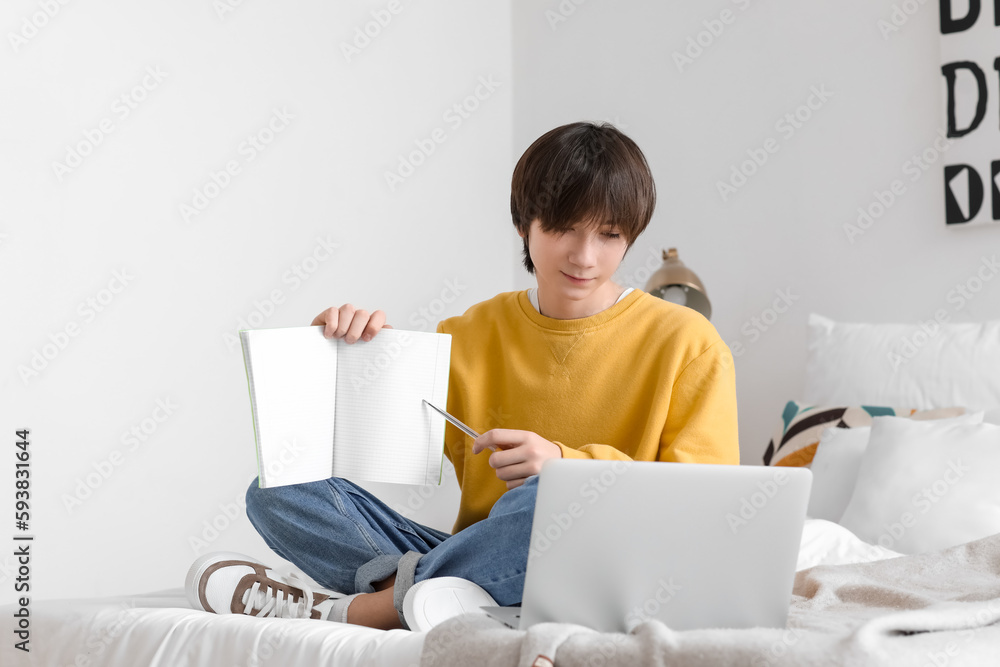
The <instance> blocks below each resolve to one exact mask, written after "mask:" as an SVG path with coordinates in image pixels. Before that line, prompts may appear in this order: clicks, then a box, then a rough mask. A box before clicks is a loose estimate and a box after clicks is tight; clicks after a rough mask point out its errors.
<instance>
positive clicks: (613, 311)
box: [517, 288, 645, 331]
mask: <svg viewBox="0 0 1000 667" xmlns="http://www.w3.org/2000/svg"><path fill="white" fill-rule="evenodd" d="M644 294H645V292H643V291H642V290H641V289H639V288H635V289H633V290H632V291H631V292H629V293H628V294H626V295H625V298H624V299H622V300H621V301H619V302H617V303H616V304H614V305H613V306H611V307H610V308H605V309H604V310H602V311H601V312H599V313H595V314H594V315H590V316H589V317H579V318H576V319H572V320H560V319H556V318H554V317H546V316H545V315H542V314H541V313H539V312H538V311H537V310H535V307H534V306H532V305H531V300H530V299H528V290H521V291H520V292H518V293H517V304H518V306H519V307H520V310H521V313H523V314H524V316H525V317H527V318H528V319H529V320H531V322H533V323H534V324H535V325H536V326H538V327H540V328H542V329H547V330H549V331H585V330H587V329H592V328H594V327H598V326H601V325H602V324H604V323H606V322H610V321H611V320H613V319H614V318H616V317H618V316H619V315H621V314H622V313H624V312H625V311H626V310H628V309H629V308H631V307H632V306H634V305H635V304H636V303H637V302H638V301H639V299H641V298H642V295H644Z"/></svg>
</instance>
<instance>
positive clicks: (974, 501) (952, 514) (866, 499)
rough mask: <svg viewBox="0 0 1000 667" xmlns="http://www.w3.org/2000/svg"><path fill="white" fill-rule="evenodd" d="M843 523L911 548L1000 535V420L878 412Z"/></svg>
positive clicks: (889, 545) (881, 541)
mask: <svg viewBox="0 0 1000 667" xmlns="http://www.w3.org/2000/svg"><path fill="white" fill-rule="evenodd" d="M840 525H842V526H844V527H845V528H847V529H848V530H849V531H851V532H852V533H854V534H855V535H857V536H858V537H859V538H861V539H862V540H864V541H865V542H868V543H870V544H877V545H878V546H881V547H884V548H886V549H892V550H893V551H898V552H900V553H905V554H917V553H926V552H929V551H938V550H941V549H946V548H948V547H953V546H956V545H959V544H964V543H966V542H970V541H972V540H978V539H980V538H983V537H986V536H988V535H994V534H996V533H1000V426H998V425H996V424H955V423H954V421H953V420H945V419H941V420H935V421H913V420H912V419H900V418H899V417H888V416H885V417H874V418H873V419H872V425H871V437H870V438H869V440H868V448H867V449H866V450H865V453H864V455H863V456H862V458H861V468H860V470H859V471H858V478H857V484H856V485H855V488H854V493H853V494H852V495H851V500H850V502H849V503H848V504H847V509H846V510H844V516H843V517H841V519H840Z"/></svg>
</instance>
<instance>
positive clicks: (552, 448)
mask: <svg viewBox="0 0 1000 667" xmlns="http://www.w3.org/2000/svg"><path fill="white" fill-rule="evenodd" d="M484 449H496V450H497V451H495V452H493V453H492V454H490V465H491V466H492V467H493V468H496V471H497V477H498V478H499V479H501V480H503V481H504V482H507V490H508V491H510V490H511V489H514V488H517V487H519V486H521V485H522V484H524V480H526V479H527V478H528V477H530V476H531V475H537V474H538V471H539V470H541V469H542V464H543V463H544V462H545V461H547V460H549V459H559V458H562V450H561V449H559V445H557V444H555V443H554V442H550V441H549V440H546V439H545V438H543V437H542V436H540V435H538V434H537V433H535V432H533V431H518V430H516V429H510V428H495V429H491V430H489V431H486V433H483V434H482V435H480V436H479V437H478V438H476V440H475V441H474V442H473V443H472V453H473V454H478V453H479V452H481V451H483V450H484Z"/></svg>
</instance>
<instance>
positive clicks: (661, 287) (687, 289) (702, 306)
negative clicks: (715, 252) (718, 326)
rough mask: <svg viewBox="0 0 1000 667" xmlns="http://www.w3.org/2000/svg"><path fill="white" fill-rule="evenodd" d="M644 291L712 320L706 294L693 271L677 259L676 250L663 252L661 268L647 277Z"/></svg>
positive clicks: (710, 307) (710, 305)
mask: <svg viewBox="0 0 1000 667" xmlns="http://www.w3.org/2000/svg"><path fill="white" fill-rule="evenodd" d="M644 290H645V291H646V292H648V293H650V294H652V295H653V296H656V297H659V298H661V299H663V300H664V301H670V302H671V303H677V304H680V305H682V306H687V307H688V308H692V309H694V310H697V311H698V312H699V313H701V314H702V315H704V316H705V319H709V320H710V319H712V303H711V302H710V301H709V300H708V292H707V291H706V290H705V286H704V285H703V284H702V282H701V280H699V279H698V276H696V275H695V273H694V271H692V270H691V269H689V268H688V267H686V266H684V262H682V261H681V260H680V259H679V258H678V257H677V248H671V249H670V250H664V251H663V266H661V267H660V268H659V269H657V271H656V273H654V274H653V275H652V276H650V277H649V282H647V283H646V287H645V288H644Z"/></svg>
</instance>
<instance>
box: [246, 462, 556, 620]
mask: <svg viewBox="0 0 1000 667" xmlns="http://www.w3.org/2000/svg"><path fill="white" fill-rule="evenodd" d="M537 488H538V477H537V476H532V477H529V478H528V479H527V480H526V481H525V483H524V484H522V485H521V486H519V487H517V488H516V489H511V490H510V491H507V492H506V493H504V494H503V495H502V496H501V497H500V499H499V500H498V501H497V502H496V503H495V504H494V505H493V509H491V510H490V515H489V517H488V518H486V519H483V520H482V521H479V522H478V523H475V524H473V525H471V526H469V527H468V528H466V529H465V530H462V531H460V532H459V533H456V534H455V535H450V534H448V533H445V532H443V531H440V530H435V529H434V528H429V527H427V526H424V525H422V524H419V523H417V522H415V521H411V520H410V519H407V518H406V517H404V516H402V515H401V514H399V513H398V512H396V511H395V510H393V509H391V508H390V507H389V506H387V505H386V504H385V503H383V502H382V501H381V500H379V499H378V498H376V497H375V496H373V495H372V494H370V493H368V492H367V491H365V490H364V489H362V488H361V487H359V486H357V485H356V484H353V483H351V482H349V481H347V480H345V479H340V478H338V477H333V478H330V479H326V480H322V481H319V482H309V483H307V484H293V485H290V486H278V487H273V488H268V489H261V488H259V487H258V486H257V480H256V478H255V479H254V481H253V482H252V483H251V484H250V487H249V488H248V489H247V493H246V503H247V517H249V519H250V523H252V524H253V526H254V528H256V529H257V532H258V533H260V535H261V537H263V538H264V542H266V543H267V546H269V547H270V548H271V549H272V550H273V551H274V552H275V553H276V554H278V555H279V556H281V557H282V558H284V559H285V560H287V561H289V562H292V563H294V564H295V565H296V566H297V567H299V568H300V569H301V570H302V571H303V572H305V573H306V574H307V575H309V576H310V577H312V578H313V579H314V580H315V581H316V582H317V583H318V584H320V585H321V586H323V587H324V588H328V589H331V590H335V591H339V592H341V593H347V594H350V593H372V592H374V591H375V589H374V587H373V586H372V584H373V583H375V582H379V581H382V580H383V579H385V578H387V577H389V576H390V575H392V574H393V573H396V583H395V587H394V591H393V603H394V605H395V607H396V610H397V611H399V612H400V620H402V618H403V615H402V604H403V596H404V595H406V591H407V590H409V588H410V586H412V585H413V584H414V583H416V582H418V581H423V580H424V579H430V578H432V577H448V576H450V577H461V578H463V579H467V580H469V581H472V582H475V583H476V584H478V585H479V586H481V587H483V588H484V589H485V590H486V592H488V593H489V594H490V595H491V596H492V597H493V599H494V600H496V602H497V604H498V605H501V606H508V605H514V604H520V602H521V593H522V591H523V590H524V571H525V568H526V567H527V563H528V541H529V537H530V534H531V522H532V518H533V515H534V509H535V494H536V490H537ZM403 623H404V626H405V621H403Z"/></svg>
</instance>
